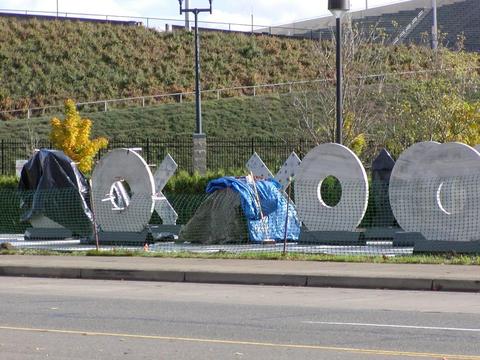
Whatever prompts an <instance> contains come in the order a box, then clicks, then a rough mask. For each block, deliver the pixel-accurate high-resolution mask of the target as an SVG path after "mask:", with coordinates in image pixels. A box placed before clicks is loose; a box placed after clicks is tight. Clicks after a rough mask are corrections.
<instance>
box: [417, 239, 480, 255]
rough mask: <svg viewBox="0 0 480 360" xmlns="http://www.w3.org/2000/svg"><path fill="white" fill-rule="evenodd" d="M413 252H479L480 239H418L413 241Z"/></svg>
mask: <svg viewBox="0 0 480 360" xmlns="http://www.w3.org/2000/svg"><path fill="white" fill-rule="evenodd" d="M413 252H414V253H449V252H450V253H451V252H454V253H460V254H480V241H439V240H419V241H416V242H415V246H414V247H413Z"/></svg>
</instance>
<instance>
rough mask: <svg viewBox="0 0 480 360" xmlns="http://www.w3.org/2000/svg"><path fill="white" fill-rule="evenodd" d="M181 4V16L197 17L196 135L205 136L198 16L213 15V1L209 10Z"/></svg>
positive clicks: (210, 2)
mask: <svg viewBox="0 0 480 360" xmlns="http://www.w3.org/2000/svg"><path fill="white" fill-rule="evenodd" d="M178 2H179V4H180V15H182V14H183V13H184V12H191V13H193V15H195V134H203V129H202V97H201V90H200V36H199V32H198V14H200V13H201V12H209V13H210V14H211V13H212V0H208V2H209V4H210V7H208V8H194V9H190V8H188V7H187V8H182V3H183V0H178ZM186 4H187V6H188V1H187V2H186Z"/></svg>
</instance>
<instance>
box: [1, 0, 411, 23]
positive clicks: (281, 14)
mask: <svg viewBox="0 0 480 360" xmlns="http://www.w3.org/2000/svg"><path fill="white" fill-rule="evenodd" d="M402 1H405V0H351V9H352V10H361V9H364V8H365V6H366V3H367V2H368V7H375V6H381V5H388V4H392V3H398V2H402ZM57 3H58V9H59V11H60V12H61V13H65V12H67V13H88V14H111V15H123V16H130V17H135V16H142V17H157V18H169V19H178V20H179V21H180V20H181V19H182V18H183V16H181V15H180V14H179V4H178V0H82V1H78V0H0V9H18V10H35V11H50V12H56V10H57ZM190 7H208V0H190ZM252 14H253V23H254V24H258V25H268V26H270V25H280V24H286V23H290V22H293V21H295V20H302V19H309V18H315V17H319V16H326V15H329V12H328V9H327V0H313V1H312V0H311V1H308V0H303V1H302V0H213V14H211V15H210V14H208V13H203V14H201V15H200V18H199V20H201V21H212V22H225V23H239V24H251V23H252ZM150 25H152V24H150ZM154 26H155V25H154ZM159 26H160V23H159Z"/></svg>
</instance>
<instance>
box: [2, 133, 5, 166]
mask: <svg viewBox="0 0 480 360" xmlns="http://www.w3.org/2000/svg"><path fill="white" fill-rule="evenodd" d="M2 175H5V146H4V144H3V139H2Z"/></svg>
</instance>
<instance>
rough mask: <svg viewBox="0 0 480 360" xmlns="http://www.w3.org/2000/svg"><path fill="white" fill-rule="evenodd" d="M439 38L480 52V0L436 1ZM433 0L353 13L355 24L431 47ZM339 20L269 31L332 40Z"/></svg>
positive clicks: (395, 39) (325, 19)
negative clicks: (460, 43)
mask: <svg viewBox="0 0 480 360" xmlns="http://www.w3.org/2000/svg"><path fill="white" fill-rule="evenodd" d="M436 4H437V23H438V33H439V39H440V41H441V42H442V44H443V45H444V46H446V47H448V48H456V47H457V46H458V43H459V38H461V39H463V45H464V49H465V50H467V51H480V0H436ZM433 9H434V8H433V6H432V0H411V1H405V2H401V3H395V4H391V5H386V6H380V7H375V8H370V9H365V10H361V11H354V12H350V13H349V16H350V18H351V19H352V24H353V25H356V26H358V27H359V28H361V29H369V28H371V27H372V26H373V27H375V28H377V29H382V31H383V32H384V34H385V36H386V41H387V42H389V43H391V44H400V43H403V44H408V43H415V44H425V43H426V44H430V42H431V39H432V36H431V33H432V26H433V18H434V11H433ZM334 26H335V19H334V18H333V16H327V17H322V18H316V19H309V20H303V21H297V22H293V23H290V24H284V25H281V26H278V27H272V28H271V29H268V31H269V32H270V33H271V34H275V35H283V36H295V37H297V36H298V37H302V38H304V37H308V38H315V39H331V37H332V36H333V34H334Z"/></svg>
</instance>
